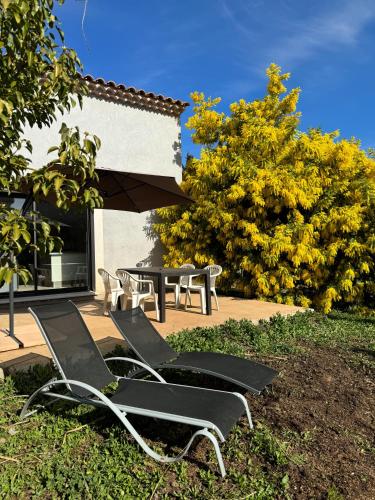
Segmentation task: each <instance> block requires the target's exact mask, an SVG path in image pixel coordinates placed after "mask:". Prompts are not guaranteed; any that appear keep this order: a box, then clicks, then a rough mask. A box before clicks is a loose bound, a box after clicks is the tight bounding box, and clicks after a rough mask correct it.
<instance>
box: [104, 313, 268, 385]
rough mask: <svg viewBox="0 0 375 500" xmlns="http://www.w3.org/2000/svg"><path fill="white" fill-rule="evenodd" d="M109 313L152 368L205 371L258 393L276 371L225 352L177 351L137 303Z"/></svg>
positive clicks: (140, 356)
mask: <svg viewBox="0 0 375 500" xmlns="http://www.w3.org/2000/svg"><path fill="white" fill-rule="evenodd" d="M110 316H111V318H112V320H113V321H114V323H115V325H116V326H117V328H118V330H119V332H120V333H121V335H122V336H123V337H124V339H125V340H126V342H127V343H128V344H129V346H130V347H131V349H132V350H133V351H134V352H135V354H136V355H137V356H138V357H139V359H140V360H141V361H143V362H144V363H146V364H147V365H149V366H150V367H151V368H153V369H159V368H163V369H165V368H168V369H169V368H171V369H175V370H189V371H195V372H199V373H205V374H208V375H213V376H214V377H218V378H221V379H223V380H227V381H228V382H232V383H233V384H236V385H239V386H240V387H243V388H245V389H246V390H248V391H250V392H252V393H253V394H260V393H261V392H262V391H263V389H264V388H265V387H266V386H267V385H269V384H271V382H272V380H273V379H274V377H275V376H276V375H277V372H276V371H275V370H273V369H272V368H269V367H268V366H265V365H262V364H260V363H255V362H254V361H250V360H248V359H242V358H239V357H236V356H230V355H228V354H222V353H217V352H197V351H195V352H182V353H178V352H176V351H174V350H173V349H172V348H171V347H170V346H169V344H168V343H167V342H166V341H165V340H164V339H163V337H161V335H160V334H159V333H158V331H157V330H156V329H155V328H154V326H153V325H152V323H151V322H150V321H149V319H148V318H147V316H146V315H145V313H144V312H143V311H142V309H141V308H140V307H137V308H135V309H130V310H128V311H112V312H110ZM140 372H141V370H138V373H140ZM136 373H137V372H135V374H136Z"/></svg>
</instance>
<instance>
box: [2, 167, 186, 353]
mask: <svg viewBox="0 0 375 500" xmlns="http://www.w3.org/2000/svg"><path fill="white" fill-rule="evenodd" d="M63 168H66V169H69V167H62V166H61V169H62V170H63ZM96 172H97V174H98V181H95V182H93V186H95V187H96V188H97V189H98V190H99V193H100V195H101V196H102V198H103V209H107V210H123V211H126V212H138V213H141V212H145V211H147V210H152V209H155V208H161V207H167V206H170V205H183V204H187V203H191V202H192V199H191V198H189V196H187V195H186V194H185V193H184V192H183V191H182V190H181V188H180V187H179V185H178V184H177V182H176V180H175V178H174V177H167V176H163V175H149V174H138V173H136V172H123V171H121V170H112V169H106V168H96ZM23 192H24V193H27V194H28V195H29V196H28V199H27V200H26V201H25V203H24V207H23V212H24V213H26V212H27V210H28V208H29V206H30V201H32V195H31V194H30V193H31V192H32V186H30V185H25V186H24V187H23ZM46 201H50V202H53V200H52V199H49V197H48V196H47V197H46ZM6 332H7V334H8V335H9V336H11V337H13V338H14V340H15V341H16V342H17V343H18V344H19V345H20V346H21V347H23V345H22V343H21V342H20V341H19V340H18V339H17V338H16V337H15V335H14V288H13V280H12V281H11V283H10V285H9V330H6Z"/></svg>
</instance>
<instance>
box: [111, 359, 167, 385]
mask: <svg viewBox="0 0 375 500" xmlns="http://www.w3.org/2000/svg"><path fill="white" fill-rule="evenodd" d="M104 361H105V362H107V361H125V362H128V363H132V364H133V365H138V366H141V367H142V368H144V369H145V370H147V371H148V372H150V373H151V374H152V375H153V376H154V377H155V378H157V379H158V380H159V382H162V383H163V384H166V381H165V380H164V379H163V377H162V376H161V375H159V373H158V372H156V371H155V370H153V369H152V368H151V366H148V365H146V364H145V363H142V361H138V359H133V358H123V357H114V358H104ZM125 378H126V377H125Z"/></svg>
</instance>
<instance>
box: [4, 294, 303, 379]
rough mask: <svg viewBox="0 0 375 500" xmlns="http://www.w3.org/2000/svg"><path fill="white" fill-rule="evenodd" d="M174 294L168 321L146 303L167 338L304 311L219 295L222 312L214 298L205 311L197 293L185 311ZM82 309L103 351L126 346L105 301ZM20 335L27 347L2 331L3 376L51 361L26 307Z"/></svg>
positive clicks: (20, 313) (19, 313)
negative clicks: (231, 321)
mask: <svg viewBox="0 0 375 500" xmlns="http://www.w3.org/2000/svg"><path fill="white" fill-rule="evenodd" d="M172 300H173V297H172V295H169V294H167V310H166V317H167V320H166V323H159V322H157V321H156V315H155V310H154V309H152V306H153V304H152V303H146V314H147V316H148V317H149V318H150V319H151V320H152V321H153V324H154V325H155V327H156V328H157V330H158V331H159V332H160V334H161V335H162V336H163V337H166V336H167V335H169V334H171V333H174V332H178V331H180V330H182V329H184V328H195V327H198V326H213V325H219V324H222V323H224V322H225V321H226V320H228V319H230V318H233V319H237V320H239V319H243V318H245V319H249V320H251V321H254V322H258V321H259V320H261V319H269V318H270V317H271V316H273V315H275V314H282V315H284V316H287V315H290V314H294V313H295V312H297V311H303V310H304V309H303V308H301V307H295V306H287V305H283V304H274V303H272V302H261V301H258V300H248V299H241V298H235V297H219V304H220V311H216V309H215V305H214V301H213V314H212V316H206V315H203V314H201V312H200V306H199V296H198V294H193V305H192V307H189V308H188V311H185V310H184V309H183V307H182V306H181V308H180V309H179V310H176V309H175V308H174V304H173V303H172ZM77 305H78V307H79V310H80V311H81V313H82V314H83V317H84V320H85V322H86V324H87V326H88V328H89V330H90V332H91V334H92V336H93V337H94V339H95V341H96V342H97V344H98V346H99V349H100V350H101V351H102V353H103V354H106V353H108V352H110V351H112V350H113V348H114V347H115V346H116V345H123V346H126V344H125V342H124V341H123V340H122V338H121V336H120V334H119V333H118V332H117V329H116V327H115V326H114V325H113V323H112V320H111V319H110V318H108V317H106V316H103V313H102V310H103V302H102V300H100V298H97V299H96V300H91V301H89V302H78V303H77ZM4 326H8V317H7V314H6V312H4V311H3V312H2V313H1V314H0V327H1V328H3V327H4ZM15 332H16V336H17V337H18V338H19V339H20V340H21V341H22V342H23V343H24V346H25V347H24V348H23V349H19V348H17V345H16V344H15V342H14V341H13V340H11V339H10V338H9V337H7V336H5V335H4V334H3V333H0V375H1V373H3V372H4V371H5V372H8V371H10V372H11V371H13V370H20V369H22V370H24V369H27V368H28V367H30V366H32V365H35V364H46V363H48V362H49V361H50V354H49V351H48V348H47V346H46V345H45V343H44V341H43V338H42V336H41V334H40V333H39V329H38V327H37V326H36V324H35V322H34V320H33V318H32V317H31V315H30V314H29V313H28V312H27V311H26V308H25V309H19V307H17V309H16V317H15Z"/></svg>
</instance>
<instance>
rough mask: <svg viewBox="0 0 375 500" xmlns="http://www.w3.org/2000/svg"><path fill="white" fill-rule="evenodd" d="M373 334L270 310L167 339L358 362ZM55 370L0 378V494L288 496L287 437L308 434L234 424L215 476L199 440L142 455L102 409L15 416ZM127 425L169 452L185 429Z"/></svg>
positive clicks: (346, 319) (374, 328)
mask: <svg viewBox="0 0 375 500" xmlns="http://www.w3.org/2000/svg"><path fill="white" fill-rule="evenodd" d="M374 339H375V318H370V317H362V316H358V315H351V314H343V313H333V314H331V315H330V316H328V317H326V316H323V315H320V314H317V313H305V314H297V315H295V316H293V317H289V318H283V317H280V316H276V317H274V318H272V319H271V320H270V321H268V322H261V323H260V324H259V325H253V324H252V323H250V322H249V321H245V320H244V321H234V320H230V321H228V322H227V323H225V325H222V326H218V327H213V328H196V329H194V330H190V331H188V330H186V331H183V332H180V333H179V334H178V335H177V334H176V335H173V336H170V337H169V338H168V340H169V342H170V344H171V345H172V346H173V347H174V348H175V349H177V350H179V351H188V350H211V351H219V352H226V353H230V354H235V355H239V356H248V355H251V356H254V355H255V356H256V355H259V356H263V357H267V356H285V355H287V356H293V355H294V354H298V353H300V352H301V351H306V350H307V349H309V350H311V349H313V348H314V345H319V346H322V345H323V346H328V347H332V348H338V347H339V348H340V349H341V350H344V351H345V352H346V353H348V354H349V355H350V356H349V357H350V359H351V360H352V362H353V363H355V364H356V366H357V367H361V366H365V367H368V366H370V365H371V364H373V358H372V357H371V353H373V352H374V347H375V346H374ZM372 356H373V354H372ZM52 375H53V368H52V367H40V366H39V367H34V368H33V369H31V370H30V371H29V372H27V373H18V374H17V375H14V376H13V377H7V378H6V379H5V381H3V382H0V498H4V499H9V498H11V499H12V498H14V499H16V498H17V499H18V498H21V499H22V498H32V497H41V498H74V499H75V498H95V499H97V498H109V499H110V498H129V499H130V498H142V499H143V498H149V499H151V498H152V499H160V498H171V497H172V498H181V499H194V498H197V499H198V498H199V499H216V498H219V497H222V498H228V499H240V498H256V499H273V498H288V497H289V496H292V491H293V484H291V479H290V477H289V476H288V473H287V471H288V467H289V466H290V465H291V464H296V463H299V462H300V461H303V457H301V456H296V455H295V454H293V447H294V443H295V442H296V441H297V440H300V441H304V442H306V443H307V444H308V442H309V440H311V436H310V435H308V434H305V435H303V434H302V435H297V434H296V433H295V432H293V431H286V432H285V433H284V434H283V435H277V434H276V433H275V432H274V431H273V429H272V428H271V427H270V426H269V425H267V424H266V423H264V422H262V421H260V420H257V424H256V426H255V429H254V431H250V430H249V429H248V427H247V425H246V424H245V423H240V424H239V425H237V426H236V427H235V428H234V430H233V431H232V433H231V434H230V436H229V438H228V440H227V442H226V443H225V444H224V446H222V451H223V456H224V458H225V460H226V466H227V472H228V474H227V477H226V478H225V479H221V478H219V476H218V474H217V464H216V460H215V456H214V453H213V450H212V449H211V448H210V446H208V445H207V446H206V445H205V443H204V442H203V441H202V443H200V444H199V445H198V446H197V449H196V450H195V452H193V453H190V454H189V458H188V459H185V460H184V461H182V462H179V463H177V464H173V465H168V466H165V465H161V464H158V463H156V462H154V461H153V460H152V459H151V458H149V457H147V456H146V455H145V454H144V453H143V452H141V451H140V449H139V447H138V446H137V444H136V443H135V442H134V440H132V439H131V438H130V437H129V435H128V434H127V433H126V432H125V431H124V429H123V428H122V427H121V425H119V424H118V423H117V422H116V420H115V419H114V418H112V417H111V416H110V415H109V414H108V413H106V412H104V411H102V410H97V409H95V410H93V409H92V408H89V407H86V406H83V405H81V406H71V405H69V404H66V403H58V404H55V405H54V406H51V407H50V409H49V410H48V411H40V412H39V413H37V414H35V415H33V416H31V417H29V418H28V419H27V420H25V421H23V422H21V421H20V420H19V417H18V415H19V411H20V409H21V408H22V405H23V403H24V401H25V399H26V396H25V395H26V394H30V393H31V392H32V391H33V390H34V389H35V388H37V387H39V386H40V385H41V384H42V383H43V382H45V381H47V380H48V379H49V378H50V377H51V376H52ZM185 377H186V375H185ZM185 380H186V378H185ZM132 423H133V425H134V426H135V427H136V428H138V429H142V434H143V435H144V436H145V437H146V439H147V441H148V442H149V443H150V444H151V445H152V446H153V447H154V448H156V449H157V450H158V451H163V452H165V453H169V454H172V453H174V454H175V453H177V451H178V450H180V449H181V447H182V446H183V445H184V443H185V442H186V441H187V439H188V436H189V435H190V429H188V428H185V427H183V426H178V427H176V426H173V427H172V426H171V424H168V423H161V424H160V423H158V424H156V425H155V423H154V422H153V421H151V420H146V419H142V418H140V417H137V418H135V417H134V418H132ZM361 445H362V446H364V445H363V444H362V442H361ZM336 486H337V485H336ZM336 486H332V488H331V489H330V490H329V491H327V492H326V496H327V497H328V498H332V499H333V498H340V494H339V491H338V490H336Z"/></svg>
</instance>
